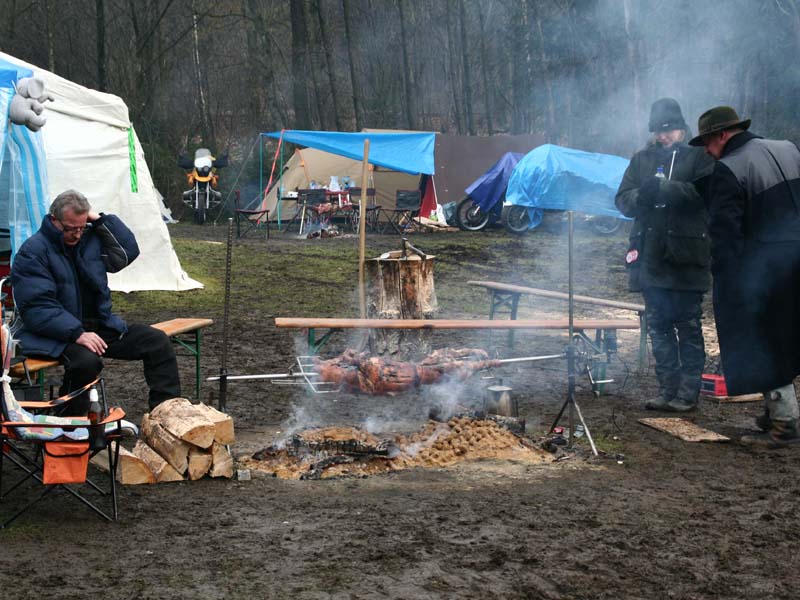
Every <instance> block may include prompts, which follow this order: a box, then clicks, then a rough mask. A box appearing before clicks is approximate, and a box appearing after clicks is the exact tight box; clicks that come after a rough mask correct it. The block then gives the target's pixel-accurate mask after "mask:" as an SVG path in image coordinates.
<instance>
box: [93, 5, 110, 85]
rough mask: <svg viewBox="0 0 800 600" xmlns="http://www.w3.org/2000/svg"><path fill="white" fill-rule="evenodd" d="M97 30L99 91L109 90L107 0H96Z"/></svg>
mask: <svg viewBox="0 0 800 600" xmlns="http://www.w3.org/2000/svg"><path fill="white" fill-rule="evenodd" d="M94 6H95V30H96V32H97V89H98V90H100V91H101V92H105V91H106V90H107V89H108V79H107V78H106V14H105V0H95V3H94Z"/></svg>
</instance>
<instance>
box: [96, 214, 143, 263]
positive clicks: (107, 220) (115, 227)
mask: <svg viewBox="0 0 800 600" xmlns="http://www.w3.org/2000/svg"><path fill="white" fill-rule="evenodd" d="M92 230H93V231H94V232H95V233H96V234H97V237H98V238H99V239H100V243H101V245H102V251H101V256H102V259H103V264H104V265H105V267H106V271H108V272H109V273H116V272H118V271H121V270H122V269H124V268H125V267H127V266H128V265H129V264H131V263H132V262H133V261H134V260H136V257H138V256H139V245H138V244H137V243H136V237H135V236H134V235H133V232H132V231H131V230H130V229H128V227H127V226H126V225H125V223H123V222H122V220H121V219H120V218H119V217H117V216H116V215H105V214H104V215H101V217H100V218H99V219H98V220H97V221H95V222H94V223H93V224H92Z"/></svg>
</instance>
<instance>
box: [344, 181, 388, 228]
mask: <svg viewBox="0 0 800 600" xmlns="http://www.w3.org/2000/svg"><path fill="white" fill-rule="evenodd" d="M348 191H349V194H350V204H351V205H352V207H353V212H352V214H351V215H350V218H351V219H352V228H353V232H354V233H358V228H359V225H360V224H361V212H360V211H361V188H360V187H353V188H350V189H349V190H348ZM364 210H365V211H366V212H365V217H366V221H365V222H366V224H367V231H378V216H379V215H380V210H381V207H380V205H379V204H376V203H375V188H367V204H366V206H365V208H364Z"/></svg>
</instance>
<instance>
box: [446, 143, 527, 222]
mask: <svg viewBox="0 0 800 600" xmlns="http://www.w3.org/2000/svg"><path fill="white" fill-rule="evenodd" d="M522 156H523V155H522V154H519V153H517V152H506V153H505V154H504V155H503V156H501V157H500V160H498V161H497V162H496V163H495V164H494V165H492V166H491V167H490V168H489V170H488V171H486V172H485V173H484V174H483V175H481V176H480V177H478V179H476V180H475V181H473V182H472V184H471V185H470V186H469V187H468V188H467V189H466V190H464V191H465V193H466V194H467V195H466V197H465V198H464V199H463V200H461V201H460V202H459V203H458V204H457V205H456V224H457V225H458V227H459V228H460V229H461V230H463V231H481V230H482V229H485V228H486V227H488V226H489V225H493V224H495V223H497V222H498V221H500V220H501V210H502V208H503V203H504V201H505V197H506V187H507V186H508V179H509V177H511V173H512V172H513V171H514V167H515V166H516V165H517V163H518V162H519V160H520V159H521V158H522Z"/></svg>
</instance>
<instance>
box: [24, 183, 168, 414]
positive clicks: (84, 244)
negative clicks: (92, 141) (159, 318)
mask: <svg viewBox="0 0 800 600" xmlns="http://www.w3.org/2000/svg"><path fill="white" fill-rule="evenodd" d="M138 255H139V247H138V246H137V244H136V238H135V237H134V236H133V233H132V232H131V231H130V229H128V228H127V227H126V226H125V224H124V223H123V222H122V221H121V220H120V219H119V218H118V217H116V216H114V215H104V214H102V213H101V214H97V213H95V212H92V210H91V207H90V206H89V202H88V201H87V200H86V197H85V196H84V195H83V194H81V193H80V192H76V191H74V190H68V191H66V192H62V193H61V194H59V195H58V196H57V197H56V199H55V200H54V201H53V204H52V205H51V206H50V214H49V215H48V216H46V217H45V218H44V220H43V221H42V226H41V228H40V229H39V231H38V232H37V233H36V234H34V235H33V236H32V237H31V238H30V239H28V240H27V241H26V242H25V243H24V244H23V245H22V247H21V248H20V249H19V252H18V253H17V255H16V256H15V258H14V264H13V266H12V269H11V283H12V286H13V288H14V299H15V301H16V304H17V308H18V309H19V313H20V316H21V317H22V322H23V326H22V329H21V330H20V331H19V332H18V334H17V337H18V339H19V341H20V345H21V347H22V352H23V353H24V354H25V355H26V356H44V357H49V358H57V359H58V360H59V361H60V362H61V363H62V364H63V365H64V383H63V385H62V388H61V394H62V395H63V394H66V393H68V392H70V391H72V390H76V389H79V388H81V387H83V386H85V385H86V384H88V383H90V382H91V381H93V380H94V379H95V378H96V377H97V376H98V374H99V373H100V371H101V370H102V369H103V361H102V360H101V357H102V356H107V357H109V358H120V359H123V360H142V361H144V375H145V379H146V380H147V384H148V386H149V387H150V397H149V402H150V408H153V407H155V406H156V405H158V404H159V403H160V402H163V401H164V400H168V399H170V398H174V397H176V396H180V394H181V385H180V379H179V376H178V365H177V361H176V359H175V351H174V349H173V348H172V343H171V342H170V340H169V337H167V335H166V334H164V333H163V332H162V331H159V330H158V329H154V328H153V327H150V326H148V325H140V324H136V323H131V324H130V325H128V324H126V323H125V321H123V320H122V319H121V318H120V317H119V316H117V315H115V314H114V313H112V312H111V291H110V290H109V289H108V277H107V275H106V273H108V272H111V273H116V272H117V271H120V270H122V269H124V268H125V267H126V266H128V265H129V264H130V263H131V262H133V260H134V259H135V258H136V257H137V256H138ZM87 409H88V395H87V394H83V395H82V397H79V398H76V399H75V400H73V401H72V402H69V403H68V404H67V406H66V407H65V410H64V413H63V414H64V415H85V414H86V412H87Z"/></svg>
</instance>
